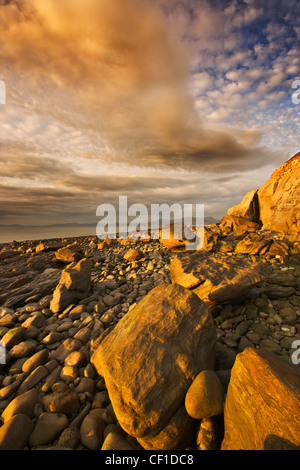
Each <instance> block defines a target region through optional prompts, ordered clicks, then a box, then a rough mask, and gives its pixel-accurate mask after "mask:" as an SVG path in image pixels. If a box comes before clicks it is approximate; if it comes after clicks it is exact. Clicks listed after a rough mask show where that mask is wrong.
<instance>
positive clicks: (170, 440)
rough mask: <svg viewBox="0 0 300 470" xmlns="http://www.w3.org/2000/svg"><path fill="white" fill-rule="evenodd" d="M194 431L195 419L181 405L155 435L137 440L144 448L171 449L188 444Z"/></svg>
mask: <svg viewBox="0 0 300 470" xmlns="http://www.w3.org/2000/svg"><path fill="white" fill-rule="evenodd" d="M194 432H195V420H194V419H192V418H191V417H190V416H189V415H188V413H187V412H186V409H185V407H184V406H181V407H180V408H179V409H178V410H177V412H176V413H175V414H174V415H173V416H172V417H171V419H170V421H169V422H168V423H167V424H166V425H165V427H164V428H163V429H162V431H160V432H159V433H158V434H157V435H156V436H153V437H150V436H147V437H146V438H145V439H143V438H137V440H138V442H139V443H140V444H141V446H142V447H143V448H144V449H146V450H156V449H160V450H172V449H176V448H184V447H186V446H188V445H190V443H191V442H192V441H193V438H194Z"/></svg>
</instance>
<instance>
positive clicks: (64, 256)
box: [55, 245, 84, 264]
mask: <svg viewBox="0 0 300 470" xmlns="http://www.w3.org/2000/svg"><path fill="white" fill-rule="evenodd" d="M55 256H56V259H57V260H58V261H62V262H63V263H67V264H70V263H74V262H76V263H77V262H78V261H80V260H81V259H82V258H84V253H83V251H82V250H81V249H80V248H79V247H77V246H72V245H69V246H65V247H63V248H60V249H59V250H57V251H56V252H55Z"/></svg>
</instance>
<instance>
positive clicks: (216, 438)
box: [196, 416, 223, 450]
mask: <svg viewBox="0 0 300 470" xmlns="http://www.w3.org/2000/svg"><path fill="white" fill-rule="evenodd" d="M220 418H222V417H220V416H213V417H211V418H204V419H203V420H202V421H201V423H200V425H199V429H198V432H197V437H196V442H197V449H198V450H219V449H220V447H221V442H222V433H223V423H222V422H221V419H220Z"/></svg>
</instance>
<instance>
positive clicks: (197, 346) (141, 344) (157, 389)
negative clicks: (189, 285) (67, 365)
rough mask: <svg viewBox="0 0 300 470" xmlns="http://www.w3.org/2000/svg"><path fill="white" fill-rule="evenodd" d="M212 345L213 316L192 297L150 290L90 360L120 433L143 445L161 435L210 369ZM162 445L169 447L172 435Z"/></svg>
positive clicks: (173, 288)
mask: <svg viewBox="0 0 300 470" xmlns="http://www.w3.org/2000/svg"><path fill="white" fill-rule="evenodd" d="M215 344H216V331H215V327H214V324H213V320H212V317H211V315H210V313H209V310H208V308H207V307H206V306H205V304H204V303H203V302H202V301H201V300H200V299H199V298H198V297H197V296H196V295H195V294H193V293H192V292H190V291H189V290H187V289H184V288H183V287H181V286H178V285H176V284H173V285H168V286H166V285H161V286H158V287H156V288H155V289H153V290H152V291H151V292H150V293H149V294H148V295H147V296H146V297H145V298H144V299H143V300H142V301H141V302H140V303H139V304H138V305H137V306H136V307H135V308H133V309H132V310H131V311H130V312H129V313H127V315H126V316H125V317H123V318H122V319H121V320H120V321H119V323H118V324H117V325H116V326H115V327H114V329H113V330H112V331H111V332H110V333H109V334H108V335H107V336H106V337H104V339H103V340H102V342H101V343H100V345H99V346H98V348H97V350H96V352H95V353H94V354H93V356H92V359H91V362H92V363H93V364H94V366H95V368H96V369H97V371H98V373H99V374H100V375H102V376H103V377H104V379H105V384H106V386H107V390H108V393H109V396H110V399H111V402H112V405H113V409H114V412H115V413H116V416H117V419H118V421H119V423H120V424H121V426H122V428H123V429H124V430H125V431H126V432H128V433H129V434H130V435H131V436H133V437H137V438H139V439H142V440H143V442H144V443H145V441H146V440H147V438H148V437H149V438H150V440H151V439H153V438H154V437H155V436H157V435H158V434H159V433H161V432H162V431H163V429H164V428H165V427H166V426H167V425H168V423H169V421H170V420H171V419H172V417H173V416H174V414H176V413H177V411H178V409H179V408H180V406H181V404H182V402H183V400H184V396H185V393H186V391H187V389H188V388H189V385H190V384H191V382H192V380H193V379H194V378H195V377H196V376H197V374H198V373H199V372H200V371H201V370H204V369H208V368H213V366H214V352H215ZM156 445H157V448H160V447H159V445H160V444H159V443H156ZM163 445H164V446H165V445H168V446H170V447H171V446H172V438H171V436H170V441H169V442H168V443H167V444H166V442H164V443H163Z"/></svg>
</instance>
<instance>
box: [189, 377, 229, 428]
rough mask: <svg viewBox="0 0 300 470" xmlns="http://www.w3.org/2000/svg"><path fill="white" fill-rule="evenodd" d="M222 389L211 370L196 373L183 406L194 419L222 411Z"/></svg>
mask: <svg viewBox="0 0 300 470" xmlns="http://www.w3.org/2000/svg"><path fill="white" fill-rule="evenodd" d="M223 406H224V391H223V387H222V384H221V382H220V380H219V378H218V376H217V375H216V373H215V372H214V371H213V370H203V371H202V372H200V374H198V375H197V377H196V378H195V380H194V381H193V383H192V385H191V386H190V388H189V389H188V391H187V394H186V397H185V408H186V411H187V412H188V414H189V415H190V416H191V417H192V418H194V419H203V418H210V417H211V416H217V415H219V414H221V413H223Z"/></svg>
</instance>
